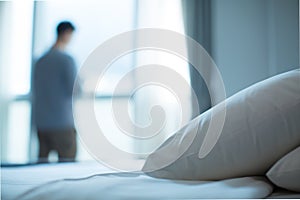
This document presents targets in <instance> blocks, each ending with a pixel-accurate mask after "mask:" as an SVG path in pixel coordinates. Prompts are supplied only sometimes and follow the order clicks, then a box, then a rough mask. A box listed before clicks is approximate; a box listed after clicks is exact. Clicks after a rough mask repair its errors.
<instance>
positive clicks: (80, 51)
mask: <svg viewBox="0 0 300 200" xmlns="http://www.w3.org/2000/svg"><path fill="white" fill-rule="evenodd" d="M25 2H26V3H25ZM12 4H14V6H12V9H13V11H14V12H13V13H11V16H13V20H12V22H13V24H12V26H13V27H12V29H11V31H12V33H13V34H12V36H11V37H10V39H11V43H10V44H9V45H12V46H11V47H10V48H9V49H10V51H11V52H10V54H9V55H10V56H11V57H10V59H8V61H7V63H8V65H9V66H11V70H7V71H9V74H10V76H9V77H8V78H7V82H6V84H7V85H8V86H9V88H7V91H9V93H11V94H13V98H11V99H10V100H9V103H8V105H9V106H8V109H6V110H7V112H6V114H1V115H3V116H4V115H6V118H7V134H4V133H1V134H2V136H4V138H6V141H7V142H6V147H3V148H5V151H4V152H3V154H2V155H4V156H2V160H4V161H8V162H29V161H34V160H35V159H36V157H37V150H38V149H37V148H38V146H37V141H36V138H35V135H34V134H33V133H34V130H32V127H31V118H30V116H31V114H30V110H31V103H30V74H31V60H32V58H33V63H34V61H35V60H36V59H37V58H39V57H40V56H41V55H42V54H43V53H44V52H45V51H47V50H48V49H49V48H50V47H51V45H52V44H53V43H54V41H55V37H56V35H55V28H56V25H57V24H58V23H59V22H60V21H62V20H70V21H72V22H73V23H74V24H75V26H76V32H75V35H74V39H73V41H72V43H71V45H70V46H69V48H68V50H67V51H68V52H69V53H70V54H71V55H72V56H73V57H74V58H75V60H76V63H77V67H78V68H80V67H81V65H82V64H83V62H84V61H85V60H86V59H87V57H88V55H89V54H90V53H91V52H92V51H93V50H94V49H95V48H96V47H97V46H98V45H100V44H101V43H102V42H104V41H105V40H107V39H109V38H111V37H112V36H114V35H117V34H119V33H122V32H125V31H130V30H133V29H137V28H163V29H169V30H173V31H177V32H181V33H183V32H184V30H183V19H182V14H181V2H180V0H163V1H161V0H142V1H139V0H122V1H120V0H100V1H37V2H34V3H33V2H31V3H30V2H27V1H24V2H23V4H21V3H20V2H18V3H12ZM20 10H22V11H20ZM32 30H33V31H32ZM20 33H22V34H20ZM12 38H14V39H13V40H12ZM145 64H161V65H165V66H168V67H171V68H173V69H174V70H175V71H177V72H178V73H180V74H181V75H182V76H183V77H184V78H186V80H187V81H188V82H189V73H188V67H187V63H185V62H184V61H183V60H180V59H179V58H178V57H176V56H174V55H171V54H168V53H166V52H157V51H153V50H142V51H138V52H134V53H131V54H128V55H126V56H123V57H121V58H120V59H118V60H117V61H116V62H114V63H113V64H112V66H111V67H110V68H109V70H108V71H107V72H106V76H105V78H104V80H102V84H101V87H98V89H97V91H96V93H97V95H96V103H95V112H96V116H97V120H98V122H99V123H101V124H104V125H105V126H104V131H105V132H107V133H109V135H108V137H109V139H110V140H111V141H112V142H113V143H114V144H116V145H117V146H119V147H120V148H122V149H125V150H128V151H130V152H134V151H139V152H141V151H142V152H149V151H151V150H153V149H154V148H156V147H157V146H158V145H159V144H161V143H162V141H163V140H164V139H165V138H166V137H167V136H168V135H169V134H170V133H173V132H174V131H175V130H177V129H178V128H179V123H178V121H179V120H181V118H180V106H178V102H177V100H176V98H175V97H174V95H173V94H172V93H171V92H170V91H167V90H166V89H164V88H161V87H158V86H148V87H144V88H142V89H141V90H140V91H139V92H138V93H137V94H136V96H135V97H134V98H133V97H132V96H131V94H130V93H129V90H130V88H132V87H135V80H136V78H138V77H132V79H131V80H130V81H129V82H128V83H127V84H126V85H124V87H123V88H122V90H121V91H120V93H119V94H115V95H116V96H114V98H115V99H116V100H117V101H118V103H119V104H126V102H127V101H129V100H130V101H131V109H129V112H130V115H131V116H132V119H133V120H136V121H137V123H139V124H142V125H143V124H147V123H149V118H148V112H149V108H151V106H152V105H153V104H160V105H162V107H164V109H165V111H166V115H167V119H168V120H167V124H166V126H165V128H164V129H163V130H161V131H162V134H161V135H162V137H161V138H159V139H158V140H156V141H149V145H145V146H139V145H138V144H135V143H134V142H133V141H131V140H130V139H128V138H126V137H124V136H123V134H122V133H121V132H120V130H118V128H117V126H116V125H115V124H114V121H113V119H112V117H107V116H110V115H111V100H112V98H113V96H112V92H113V89H114V87H115V85H116V84H117V83H118V81H119V80H120V79H121V78H122V77H123V76H124V74H126V73H127V72H128V71H130V70H132V69H134V68H135V67H137V66H139V65H145ZM93 74H94V73H93V71H90V72H87V74H84V76H83V77H81V79H82V88H83V91H84V92H85V93H91V92H93V88H92V87H91V84H90V82H91V80H93V79H98V77H95V76H93ZM189 95H190V93H189V91H186V101H187V102H188V101H189V98H190V96H189ZM7 96H9V95H8V94H7ZM85 101H86V99H82V100H81V101H80V102H79V103H78V105H77V106H78V107H80V106H81V107H82V108H83V109H84V104H85ZM181 103H183V102H181ZM185 105H189V104H188V103H186V104H185ZM79 109H80V108H79ZM186 109H189V108H186ZM182 120H184V121H188V120H189V119H188V118H187V119H182ZM16 124H18V125H16ZM132 130H134V129H132ZM31 131H32V133H31ZM15 147H18V148H15ZM20 152H22V153H20ZM77 159H78V160H87V159H90V156H89V155H88V153H87V152H86V151H85V150H84V148H83V147H82V145H81V144H80V142H79V152H78V158H77Z"/></svg>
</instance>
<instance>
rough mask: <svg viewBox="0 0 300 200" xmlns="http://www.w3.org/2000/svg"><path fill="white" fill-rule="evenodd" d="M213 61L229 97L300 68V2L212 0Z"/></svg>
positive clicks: (296, 0) (295, 0)
mask: <svg viewBox="0 0 300 200" xmlns="http://www.w3.org/2000/svg"><path fill="white" fill-rule="evenodd" d="M211 3H212V16H211V17H212V57H213V58H214V60H215V62H216V64H217V66H218V67H219V69H220V71H221V74H222V76H223V80H224V83H225V87H226V92H227V96H231V95H232V94H234V93H236V92H237V91H239V90H241V89H243V88H245V87H247V86H249V85H251V84H253V83H255V82H257V81H260V80H263V79H265V78H267V77H270V76H272V75H275V74H278V73H281V72H284V71H288V70H290V69H294V68H297V67H299V18H298V0H226V1H224V0H212V2H211Z"/></svg>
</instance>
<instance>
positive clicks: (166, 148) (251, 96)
mask: <svg viewBox="0 0 300 200" xmlns="http://www.w3.org/2000/svg"><path fill="white" fill-rule="evenodd" d="M226 102H227V113H226V119H225V124H224V127H223V130H222V133H221V136H220V138H219V140H218V141H217V143H216V145H215V146H214V148H213V149H212V151H211V152H210V153H209V154H208V155H207V156H206V157H204V158H202V159H200V158H199V157H198V153H199V149H200V147H201V145H202V142H203V139H204V136H205V133H206V130H207V127H208V124H209V122H210V120H211V116H210V115H211V112H212V109H216V107H217V106H218V105H217V106H215V107H214V108H212V109H210V110H208V111H207V112H205V113H203V114H201V115H200V116H198V117H197V118H195V119H194V120H192V121H191V122H190V123H189V124H188V125H186V126H185V127H184V128H182V129H181V130H180V131H178V133H176V134H175V135H173V136H171V137H170V138H169V139H168V140H167V141H166V142H165V143H164V144H162V145H161V146H160V147H159V148H158V149H157V150H156V151H155V152H153V153H152V154H150V155H149V156H148V158H147V160H146V163H145V165H144V167H143V171H144V172H146V173H147V174H148V175H150V176H154V177H160V178H169V179H188V180H220V179H226V178H233V177H241V176H252V175H264V174H265V173H266V172H267V170H268V169H269V168H270V167H271V166H272V165H273V164H274V163H275V162H276V161H277V160H278V159H280V158H281V157H282V156H284V155H285V154H286V153H288V152H289V151H291V150H292V149H294V148H295V147H297V146H299V145H300V70H293V71H290V72H287V73H283V74H280V75H277V76H275V77H272V78H269V79H267V80H265V81H262V82H259V83H257V84H255V85H253V86H251V87H249V88H246V89H244V90H243V91H241V92H239V93H237V94H235V95H233V96H232V97H230V98H228V99H227V100H226ZM217 114H218V113H217ZM198 125H199V129H198V130H197V127H198ZM195 130H196V131H197V132H196V136H195V138H194V141H193V142H192V144H191V145H190V146H189V148H188V149H187V150H186V151H184V153H183V154H180V153H181V152H180V149H182V146H184V145H185V142H186V141H187V139H188V138H189V137H191V135H192V134H193V131H194V132H195ZM170 156H172V157H176V156H178V157H179V158H178V159H177V160H176V161H175V162H173V163H171V164H169V165H167V166H162V168H161V169H158V170H155V171H153V170H154V169H156V168H157V167H158V166H160V164H161V163H163V162H164V160H165V159H166V158H168V157H170Z"/></svg>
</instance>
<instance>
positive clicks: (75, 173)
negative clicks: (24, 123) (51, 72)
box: [1, 162, 280, 200]
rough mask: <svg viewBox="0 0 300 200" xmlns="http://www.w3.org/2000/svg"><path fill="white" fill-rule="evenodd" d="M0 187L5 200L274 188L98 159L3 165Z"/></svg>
mask: <svg viewBox="0 0 300 200" xmlns="http://www.w3.org/2000/svg"><path fill="white" fill-rule="evenodd" d="M1 187H2V189H1V191H2V199H4V200H5V199H33V200H34V199H45V200H47V199H201V198H266V197H269V196H270V195H271V194H272V191H273V186H272V184H270V183H269V181H268V180H267V179H266V178H265V177H242V178H235V179H228V180H222V181H184V180H181V181H174V180H166V179H158V178H153V177H150V176H147V175H145V174H143V173H141V172H137V173H133V172H116V171H115V170H112V169H109V168H107V167H105V166H103V165H100V164H99V163H97V162H84V163H64V164H41V165H34V166H26V167H4V168H2V171H1ZM274 197H275V196H274ZM278 197H280V194H279V196H276V198H278Z"/></svg>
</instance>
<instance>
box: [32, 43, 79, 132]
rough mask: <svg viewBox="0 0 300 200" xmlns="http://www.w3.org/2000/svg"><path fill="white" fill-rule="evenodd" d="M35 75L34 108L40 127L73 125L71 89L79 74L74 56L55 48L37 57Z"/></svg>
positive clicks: (53, 127) (57, 127)
mask: <svg viewBox="0 0 300 200" xmlns="http://www.w3.org/2000/svg"><path fill="white" fill-rule="evenodd" d="M33 76H34V77H33V97H34V98H33V111H34V116H35V123H36V126H37V128H38V129H39V130H60V129H65V128H73V127H74V122H73V115H72V91H73V84H74V81H75V77H76V68H75V65H74V61H73V59H72V58H71V57H70V56H69V55H67V54H65V53H63V52H62V51H60V50H58V49H55V48H52V49H51V50H50V51H49V52H47V53H46V54H45V55H44V56H42V57H41V58H40V59H39V60H38V61H37V63H36V65H35V69H34V74H33Z"/></svg>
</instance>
